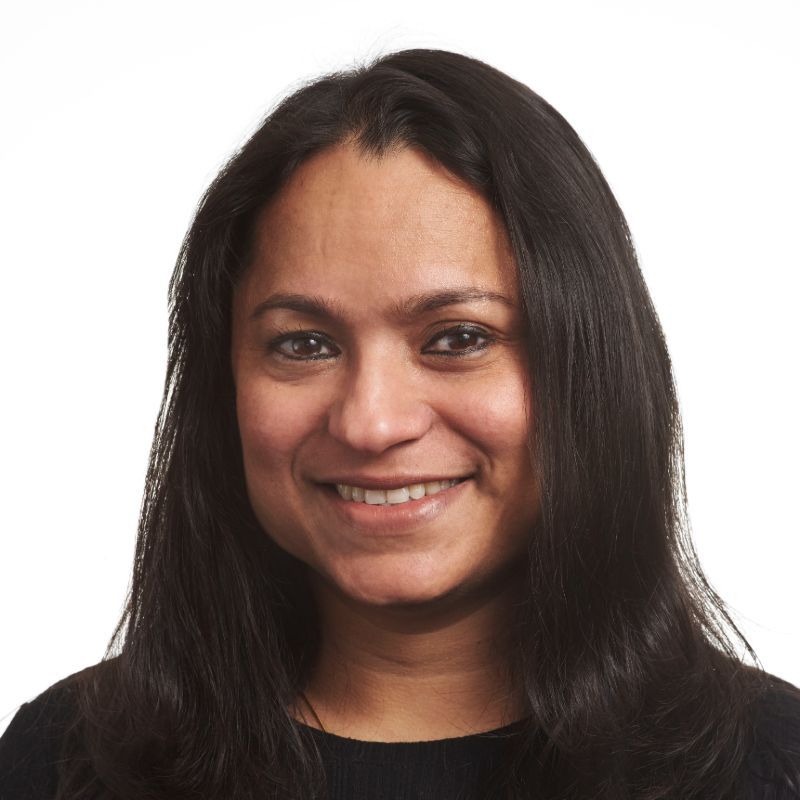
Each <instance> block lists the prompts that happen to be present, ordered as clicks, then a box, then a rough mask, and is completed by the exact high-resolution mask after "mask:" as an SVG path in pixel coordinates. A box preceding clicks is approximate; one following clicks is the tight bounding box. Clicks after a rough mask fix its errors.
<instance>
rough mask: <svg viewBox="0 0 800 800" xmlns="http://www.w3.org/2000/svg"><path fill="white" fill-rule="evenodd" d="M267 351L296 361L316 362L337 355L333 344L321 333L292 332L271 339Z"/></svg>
mask: <svg viewBox="0 0 800 800" xmlns="http://www.w3.org/2000/svg"><path fill="white" fill-rule="evenodd" d="M269 349H270V350H272V351H273V352H275V353H278V354H279V355H281V356H283V357H284V358H291V359H294V360H296V361H317V360H320V359H324V358H331V357H332V356H335V355H338V352H339V351H338V350H337V349H336V348H335V347H334V346H333V343H332V342H331V341H330V340H329V339H327V338H326V337H325V336H323V335H322V334H321V333H315V332H314V331H294V332H292V333H287V334H284V335H282V336H279V337H278V338H276V339H273V340H272V341H271V342H270V344H269Z"/></svg>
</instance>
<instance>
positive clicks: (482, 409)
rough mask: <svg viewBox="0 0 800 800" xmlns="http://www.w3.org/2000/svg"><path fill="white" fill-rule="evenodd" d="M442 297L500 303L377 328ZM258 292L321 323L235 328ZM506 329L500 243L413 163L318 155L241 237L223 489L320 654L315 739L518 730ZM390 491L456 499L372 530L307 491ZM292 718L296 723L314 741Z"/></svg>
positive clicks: (477, 212)
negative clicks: (277, 556) (243, 486)
mask: <svg viewBox="0 0 800 800" xmlns="http://www.w3.org/2000/svg"><path fill="white" fill-rule="evenodd" d="M464 289H470V290H476V291H477V290H480V291H483V292H492V293H494V294H496V295H498V296H501V297H502V298H504V300H503V301H501V300H476V299H472V300H466V301H461V302H459V303H457V304H451V305H447V306H444V307H440V308H438V309H434V310H429V311H425V312H421V313H420V312H417V313H413V314H410V315H406V316H403V317H400V316H398V315H397V314H396V313H395V307H396V306H397V304H398V302H399V301H404V300H407V299H409V298H412V297H413V296H417V295H422V294H424V295H429V294H436V293H441V292H443V291H449V290H464ZM279 293H280V294H293V295H302V296H304V297H308V296H315V297H318V298H323V299H324V300H325V301H326V302H327V303H328V304H329V305H331V306H332V307H334V308H336V312H337V313H336V316H335V317H332V318H328V317H321V316H319V315H318V314H316V313H313V312H311V311H300V310H297V309H288V308H282V307H277V308H269V309H266V310H263V309H262V311H261V313H255V312H256V309H257V308H258V307H259V306H260V304H263V303H264V301H265V300H267V299H268V298H274V297H275V295H276V294H279ZM519 309H520V304H519V294H518V284H517V277H516V270H515V267H514V263H513V258H512V256H511V251H510V248H509V245H508V241H507V236H506V233H505V230H504V227H503V225H502V224H501V222H500V221H499V220H498V218H497V217H496V215H495V214H494V212H493V211H492V209H491V208H490V206H489V205H488V203H487V202H486V201H485V200H484V199H483V198H482V197H481V196H480V195H479V194H478V193H477V192H475V191H474V190H473V189H472V188H471V187H469V186H468V185H466V184H464V183H463V182H461V181H459V180H458V179H456V178H455V177H453V176H452V175H451V174H450V173H448V172H447V171H446V170H445V169H444V168H443V167H442V166H441V165H439V164H438V163H436V162H435V161H433V160H431V159H430V158H428V157H427V156H426V155H424V154H422V153H420V152H418V151H416V150H413V149H409V148H403V149H398V150H395V151H393V152H391V153H390V154H387V155H386V156H385V157H383V158H382V159H379V160H378V159H374V158H367V157H365V156H363V155H362V154H360V153H359V151H358V150H357V149H356V148H355V147H353V146H351V145H350V144H343V145H339V146H336V147H334V148H331V149H328V150H325V151H323V152H321V153H318V154H316V155H314V156H312V157H311V158H310V159H309V160H307V161H306V162H304V163H303V164H302V165H301V166H300V167H299V169H298V170H297V171H296V172H295V174H294V175H293V177H292V178H291V180H290V181H289V183H288V184H287V185H286V186H285V187H284V188H283V190H282V191H281V192H280V193H279V195H278V196H277V197H276V198H274V199H273V200H272V202H271V203H270V204H269V205H268V206H267V207H266V208H265V209H264V210H263V212H262V213H261V215H260V217H259V219H258V224H257V226H256V236H255V242H254V252H253V256H252V260H251V263H250V264H249V266H248V268H247V269H246V270H245V272H244V274H243V276H242V278H241V279H240V281H239V283H238V285H237V286H236V288H235V292H234V313H233V339H232V352H231V356H232V369H233V375H234V381H235V384H236V403H237V417H238V423H239V430H240V436H241V442H242V452H243V458H244V468H245V476H246V481H247V489H248V494H249V498H250V501H251V503H252V506H253V509H254V511H255V513H256V516H257V518H258V519H259V521H260V523H261V524H262V526H263V528H264V530H265V531H267V532H268V534H269V535H270V536H271V537H272V538H273V539H274V540H275V541H276V542H277V543H278V544H279V545H280V546H281V547H283V548H284V549H285V550H287V551H288V552H290V553H292V554H293V555H295V556H296V557H297V558H299V559H301V560H302V561H303V562H305V563H306V564H307V565H308V567H309V583H310V586H311V589H312V591H313V592H314V595H315V598H316V600H317V603H318V606H319V608H320V614H321V623H322V646H321V652H320V657H319V662H318V664H317V667H316V669H315V671H314V673H313V675H312V676H311V679H310V681H309V685H308V687H307V690H306V696H307V697H308V699H309V700H310V701H311V703H312V705H313V707H314V709H315V711H316V713H317V714H318V715H319V718H320V720H321V721H322V723H323V724H324V726H325V729H326V730H328V731H329V732H334V733H338V734H340V735H345V736H350V737H351V738H360V739H369V740H380V741H410V740H422V739H438V738H446V737H449V736H458V735H464V734H467V733H472V732H477V731H481V730H490V729H493V728H496V727H500V726H501V725H504V724H507V723H509V722H511V721H513V720H515V719H517V718H519V717H520V716H522V715H523V703H522V701H521V697H520V694H519V691H518V688H517V687H515V686H514V683H513V679H512V677H511V675H510V674H509V669H508V663H509V641H508V636H509V631H508V627H509V625H508V620H509V618H510V614H511V611H512V606H513V604H514V603H515V602H518V601H519V599H520V596H521V595H520V589H521V584H522V579H521V575H522V569H521V568H522V567H523V566H524V559H525V555H524V554H525V548H526V543H527V540H528V537H529V535H530V531H531V529H532V527H533V525H534V524H535V521H536V518H537V516H538V512H539V500H538V498H539V494H538V487H537V481H536V477H535V474H534V470H533V468H532V466H531V460H530V455H529V451H528V447H527V438H528V431H529V426H530V413H529V408H530V387H529V379H528V376H527V371H526V366H525V348H524V344H523V339H522V322H523V320H522V315H521V312H520V310H519ZM458 325H468V326H470V329H471V332H468V334H467V335H466V336H459V335H458V332H456V333H455V334H453V333H452V329H453V328H454V327H455V326H458ZM476 329H479V330H477V332H476ZM287 331H290V332H291V336H292V337H294V338H292V339H288V340H287V338H286V332H287ZM309 332H311V333H313V334H314V336H313V337H311V336H310V333H309ZM448 332H450V334H449V335H448ZM278 337H283V338H282V339H279V338H278ZM453 352H455V353H458V352H463V355H462V356H461V357H456V356H453V355H447V353H453ZM292 356H294V357H292ZM399 473H402V474H403V475H408V474H415V475H421V474H425V475H429V476H432V475H436V476H441V477H443V478H444V477H465V476H469V479H468V480H467V481H466V482H465V483H464V484H463V485H461V486H458V487H455V489H453V490H449V491H450V492H452V495H450V496H451V497H452V500H450V501H449V502H447V503H444V504H443V505H441V506H437V508H436V509H435V513H434V512H432V513H431V514H429V515H427V516H424V517H422V518H420V519H417V520H414V521H413V522H411V523H409V524H404V525H403V526H401V527H400V528H390V529H387V530H383V529H380V526H377V527H376V525H375V524H372V523H363V522H362V521H360V520H353V519H350V518H348V517H347V515H346V514H344V515H343V514H342V513H340V512H341V508H340V507H339V505H337V504H341V503H342V502H343V501H340V500H339V498H338V496H337V495H335V493H334V492H333V491H332V490H331V488H330V487H329V486H325V485H323V483H324V482H326V480H333V479H335V478H336V477H338V476H341V475H352V474H358V475H364V474H367V475H369V476H394V475H397V474H399ZM456 489H457V490H458V491H457V492H456V491H455V490H456ZM442 497H444V493H443V495H442ZM440 499H441V498H440ZM337 509H338V510H337ZM308 710H309V709H308V707H307V706H305V707H304V706H303V705H300V704H299V705H298V708H297V710H296V715H297V716H298V718H300V719H302V720H304V721H306V722H307V723H308V724H317V723H316V722H315V721H314V720H312V718H311V716H310V715H309V714H308Z"/></svg>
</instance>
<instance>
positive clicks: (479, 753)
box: [0, 679, 800, 800]
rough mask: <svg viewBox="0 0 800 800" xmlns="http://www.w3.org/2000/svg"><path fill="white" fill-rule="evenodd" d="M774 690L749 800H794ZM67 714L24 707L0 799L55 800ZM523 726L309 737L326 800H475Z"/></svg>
mask: <svg viewBox="0 0 800 800" xmlns="http://www.w3.org/2000/svg"><path fill="white" fill-rule="evenodd" d="M781 685H783V686H784V687H786V688H787V689H789V691H788V692H787V691H784V690H781V689H780V686H781ZM776 687H777V688H776V689H774V690H773V691H771V692H770V693H768V694H767V695H765V696H764V697H763V698H762V700H761V701H760V705H759V707H758V709H757V712H756V713H757V717H758V720H757V725H756V731H761V734H759V735H761V736H762V738H763V739H764V741H766V740H770V741H772V742H773V743H774V744H775V745H776V747H775V748H774V749H775V750H776V751H777V758H776V757H775V756H774V755H772V754H768V753H767V751H766V750H764V748H762V747H760V744H759V741H758V740H757V741H756V746H755V748H754V750H753V752H751V753H750V754H749V756H748V759H747V764H748V767H749V769H750V772H751V775H752V777H753V793H752V798H753V800H794V799H795V798H798V799H800V786H798V785H797V783H795V782H794V781H793V780H792V779H791V778H790V779H787V778H786V777H784V776H783V775H782V774H781V773H782V772H783V770H782V768H781V762H782V763H783V764H784V765H788V767H789V771H790V772H792V771H793V772H794V775H798V774H800V700H798V697H800V695H798V694H797V693H796V690H795V692H792V691H791V690H792V688H793V687H791V686H789V685H788V684H785V683H783V682H782V681H778V680H777V679H776ZM67 713H68V709H67V708H66V707H65V703H64V693H63V690H60V689H54V688H53V687H51V689H49V690H47V691H46V692H44V693H43V694H41V695H40V696H39V697H37V698H36V699H35V700H33V701H31V702H30V703H25V704H23V705H22V707H21V708H20V709H19V711H18V712H17V714H16V715H15V716H14V718H13V719H12V720H11V724H10V725H9V727H8V729H7V730H6V732H5V734H4V735H3V736H2V738H0V800H53V798H54V797H55V794H56V780H57V777H56V775H57V773H56V760H57V753H58V745H59V741H60V737H61V734H62V733H63V730H64V724H65V720H66V718H67V717H66V714H67ZM297 724H298V725H300V723H297ZM523 725H524V721H523V722H522V723H514V724H513V725H509V726H506V727H504V728H500V729H497V730H495V731H489V732H487V733H480V734H474V735H470V736H462V737H458V738H453V739H441V740H437V741H428V742H391V743H389V742H364V741H358V740H355V739H346V738H344V737H341V736H336V735H334V734H330V733H324V732H322V731H319V730H316V729H314V728H307V730H308V731H310V732H311V735H312V736H313V738H314V740H315V742H316V743H317V745H318V747H319V750H320V754H321V756H322V760H323V765H324V769H325V774H326V778H327V785H328V792H329V797H330V800H454V799H455V798H461V799H462V800H470V799H474V800H481V798H478V797H477V794H476V791H477V789H476V787H477V786H478V785H479V784H480V782H481V780H482V778H483V777H485V776H486V775H487V773H488V772H489V771H490V770H492V769H493V767H495V766H496V765H497V763H498V758H499V756H500V751H501V749H502V745H503V742H504V740H505V739H506V738H507V737H509V736H514V735H515V733H516V732H517V731H518V730H520V729H521V728H522V727H523ZM301 727H304V728H305V727H306V726H301ZM764 734H766V735H765V736H764ZM794 780H796V778H795V779H794Z"/></svg>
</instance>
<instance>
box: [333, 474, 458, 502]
mask: <svg viewBox="0 0 800 800" xmlns="http://www.w3.org/2000/svg"><path fill="white" fill-rule="evenodd" d="M460 481H461V478H451V479H450V480H446V481H429V482H428V483H412V484H411V485H410V486H400V487H399V488H397V489H386V490H384V489H362V488H361V487H360V486H348V485H347V484H345V483H337V484H336V491H337V492H339V494H340V495H341V496H342V497H343V498H344V499H345V500H353V501H355V502H356V503H368V504H369V505H371V506H379V505H383V504H387V505H394V504H396V503H407V502H408V501H409V500H419V499H420V498H421V497H425V496H426V495H429V494H436V493H437V492H441V491H442V489H449V488H450V487H451V486H455V485H456V484H457V483H459V482H460Z"/></svg>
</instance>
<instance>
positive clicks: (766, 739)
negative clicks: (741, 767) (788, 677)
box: [746, 675, 800, 800]
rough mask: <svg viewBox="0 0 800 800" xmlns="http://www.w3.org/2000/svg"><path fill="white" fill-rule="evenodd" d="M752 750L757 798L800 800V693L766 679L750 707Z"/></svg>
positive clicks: (781, 682) (751, 767)
mask: <svg viewBox="0 0 800 800" xmlns="http://www.w3.org/2000/svg"><path fill="white" fill-rule="evenodd" d="M750 728H751V733H752V747H751V748H750V751H749V753H748V755H747V759H746V762H747V767H748V769H749V772H750V774H751V776H752V778H753V783H754V786H756V787H757V788H758V790H759V792H760V793H758V794H756V795H754V796H755V797H759V798H760V797H764V798H775V800H784V799H785V800H790V798H791V799H792V800H794V799H795V798H797V799H798V800H800V689H798V688H797V687H796V686H794V685H792V684H791V683H788V682H786V681H784V680H781V679H780V678H777V677H775V676H774V675H763V676H762V680H761V688H760V690H759V691H758V693H757V695H756V696H755V699H754V700H753V702H752V704H751V706H750Z"/></svg>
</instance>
